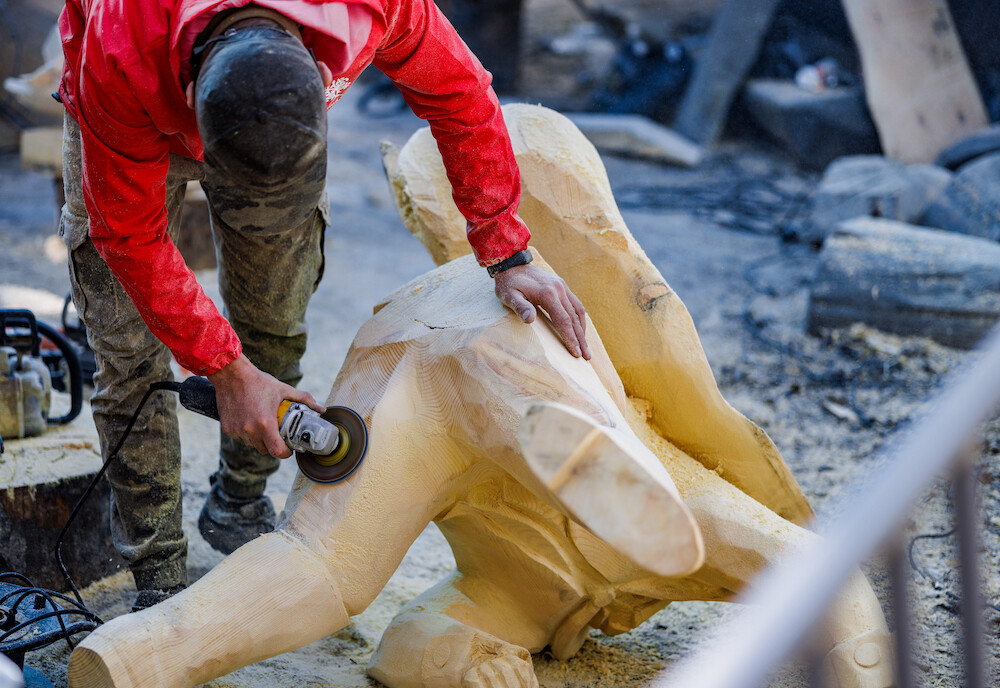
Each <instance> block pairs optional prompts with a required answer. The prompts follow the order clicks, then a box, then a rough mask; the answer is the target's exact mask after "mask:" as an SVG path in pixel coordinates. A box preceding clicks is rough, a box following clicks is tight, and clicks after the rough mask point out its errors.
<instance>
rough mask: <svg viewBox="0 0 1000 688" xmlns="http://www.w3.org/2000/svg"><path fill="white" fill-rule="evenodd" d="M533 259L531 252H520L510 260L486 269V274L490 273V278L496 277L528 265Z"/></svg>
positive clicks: (507, 259)
mask: <svg viewBox="0 0 1000 688" xmlns="http://www.w3.org/2000/svg"><path fill="white" fill-rule="evenodd" d="M532 258H533V257H532V255H531V251H529V250H527V249H525V250H523V251H518V252H517V253H515V254H514V255H512V256H511V257H510V258H505V259H504V260H501V261H500V262H499V263H497V264H496V265H490V266H489V267H487V268H486V272H488V273H489V275H490V277H496V275H497V273H500V272H503V271H504V270H510V269H511V268H516V267H517V266H518V265H527V264H528V263H530V262H531V261H532Z"/></svg>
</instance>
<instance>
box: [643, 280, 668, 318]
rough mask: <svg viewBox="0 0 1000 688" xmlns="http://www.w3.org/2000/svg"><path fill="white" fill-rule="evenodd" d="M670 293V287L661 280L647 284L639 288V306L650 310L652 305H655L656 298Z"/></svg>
mask: <svg viewBox="0 0 1000 688" xmlns="http://www.w3.org/2000/svg"><path fill="white" fill-rule="evenodd" d="M672 293H673V292H672V291H671V290H670V287H668V286H667V285H666V284H664V283H663V282H657V283H656V284H647V285H646V286H645V287H643V288H641V289H640V290H639V308H641V309H642V310H644V311H649V310H652V309H653V306H655V305H656V301H657V299H662V298H663V297H664V296H669V295H670V294H672Z"/></svg>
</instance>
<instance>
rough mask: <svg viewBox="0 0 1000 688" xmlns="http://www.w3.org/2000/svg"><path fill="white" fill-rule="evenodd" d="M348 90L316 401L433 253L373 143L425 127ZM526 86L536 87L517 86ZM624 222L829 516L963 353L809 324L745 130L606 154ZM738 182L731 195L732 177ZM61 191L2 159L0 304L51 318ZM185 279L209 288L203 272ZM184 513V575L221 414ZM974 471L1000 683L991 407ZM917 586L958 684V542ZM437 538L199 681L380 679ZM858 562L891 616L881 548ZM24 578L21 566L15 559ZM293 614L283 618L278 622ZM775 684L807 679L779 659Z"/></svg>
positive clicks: (618, 668) (915, 518)
mask: <svg viewBox="0 0 1000 688" xmlns="http://www.w3.org/2000/svg"><path fill="white" fill-rule="evenodd" d="M359 91H360V89H357V88H356V89H352V91H349V92H348V94H347V95H346V96H345V97H344V99H343V100H342V102H341V103H340V104H338V105H337V107H335V108H334V109H333V110H332V111H331V114H330V176H329V181H328V188H329V193H330V197H331V205H332V207H333V218H334V221H333V226H332V227H330V228H329V230H328V233H327V240H326V255H327V267H326V274H325V277H324V280H323V283H322V284H321V286H320V288H319V291H318V292H317V294H316V295H315V297H314V299H313V301H312V303H311V305H310V310H309V313H308V321H309V326H310V328H311V330H310V344H309V349H308V351H307V353H306V357H305V360H304V366H305V377H304V383H303V387H305V388H306V389H307V390H308V391H310V392H311V393H312V394H314V395H315V396H316V397H317V398H325V397H326V395H327V392H328V391H329V388H330V386H331V384H332V382H333V379H334V377H335V375H336V372H337V370H338V368H339V366H340V364H341V361H342V360H343V357H344V354H345V353H346V351H347V349H348V347H349V345H350V342H351V339H352V338H353V335H354V333H355V332H356V330H357V329H358V327H359V326H360V325H361V324H362V323H363V322H364V321H365V319H366V318H367V317H368V316H369V315H370V314H371V312H372V307H373V306H374V305H375V304H376V303H377V302H378V300H379V299H380V298H381V297H382V296H383V295H385V294H387V293H389V292H390V291H392V290H393V289H395V288H396V287H398V286H400V285H401V284H403V283H404V282H406V281H408V280H409V279H411V278H413V277H415V276H417V275H419V274H421V273H422V272H424V271H426V270H428V269H430V268H432V267H433V263H432V262H431V260H430V258H429V257H428V256H427V254H426V253H425V251H424V250H423V248H422V247H421V246H420V244H419V243H418V242H417V240H416V239H414V238H413V237H411V236H410V235H409V234H408V233H407V232H406V230H405V229H404V228H403V226H402V224H401V223H400V221H399V219H398V217H397V215H396V212H395V209H394V207H393V205H392V202H391V200H390V196H389V192H388V188H387V185H386V182H385V179H384V176H383V174H382V170H381V164H380V161H379V157H378V142H379V140H381V139H388V140H391V141H393V142H394V143H397V144H402V143H403V142H405V140H406V139H407V137H408V136H409V135H410V134H411V133H412V132H413V131H414V130H416V129H417V128H418V127H419V126H421V123H420V122H419V121H417V120H416V119H415V118H413V117H412V116H409V115H406V114H402V115H395V116H391V117H384V118H378V119H371V118H368V117H365V116H363V115H361V114H359V112H358V111H357V109H356V107H355V105H356V102H357V98H358V97H359V95H360V92H359ZM529 100H530V98H529ZM605 164H606V166H607V169H608V173H609V176H610V179H611V182H612V187H613V189H614V191H615V195H616V198H617V199H618V201H619V204H620V206H621V207H622V210H623V214H624V216H625V219H626V222H627V223H628V226H629V228H630V229H631V231H632V232H633V234H634V235H635V237H636V239H637V240H638V241H639V243H640V244H641V245H642V246H643V247H644V249H645V250H646V252H647V254H648V255H649V257H650V258H651V259H652V261H653V262H654V263H655V264H656V265H657V267H658V268H659V269H660V271H661V272H662V273H663V275H664V276H665V277H666V280H667V282H668V283H669V284H670V285H671V287H672V288H673V289H674V290H675V291H676V292H677V294H678V295H679V296H680V297H681V298H682V299H683V301H684V302H685V303H686V305H687V307H688V309H689V310H690V311H691V314H692V316H693V318H694V321H695V323H696V325H697V328H698V331H699V333H700V335H701V337H702V341H703V344H704V347H705V350H706V353H707V355H708V359H709V361H710V362H711V364H712V367H713V370H714V371H715V374H716V377H717V379H718V381H719V385H720V387H721V389H722V391H723V394H724V396H725V397H726V398H727V399H728V400H729V401H730V403H732V404H733V405H734V406H735V407H736V408H738V409H739V410H740V411H742V412H743V413H744V414H745V415H747V416H748V417H749V418H751V419H752V420H754V421H755V422H756V423H758V424H759V425H760V426H761V427H762V428H764V430H766V431H767V433H768V434H769V435H770V436H771V437H772V438H773V439H774V441H775V443H776V444H777V445H778V447H779V449H780V450H781V451H782V453H783V455H784V457H785V459H786V461H787V462H788V464H789V466H790V467H791V469H792V471H793V473H794V474H795V476H796V477H797V479H798V480H799V482H800V484H801V485H802V487H803V490H804V492H805V494H806V495H807V496H808V498H809V499H810V501H811V502H812V504H813V505H814V507H815V509H816V511H817V513H818V516H819V518H820V519H835V518H836V517H837V514H838V513H839V512H840V511H841V510H842V509H844V508H846V507H845V506H844V505H845V500H847V499H848V498H849V496H850V495H851V493H852V490H853V488H854V487H856V486H857V485H858V484H860V483H863V481H864V478H865V476H866V475H870V474H871V473H872V471H875V470H877V468H878V463H879V457H880V454H879V451H880V449H881V448H882V447H883V446H884V445H885V444H886V443H887V442H888V441H890V440H891V439H892V438H893V437H894V436H896V435H897V434H898V433H900V432H904V431H905V430H906V428H907V427H908V426H910V425H912V424H913V423H915V422H919V420H918V419H919V415H920V412H921V408H922V406H923V404H924V402H925V401H926V400H927V398H928V396H929V395H931V394H932V393H933V391H934V390H935V389H936V387H937V386H938V385H939V384H940V381H941V380H942V378H943V376H945V375H946V373H948V371H950V370H952V369H955V368H956V367H957V366H959V365H961V364H962V363H963V362H966V361H967V360H968V359H969V358H970V354H968V353H965V352H960V351H957V350H953V349H949V348H946V347H942V346H939V345H937V344H935V343H933V342H931V341H928V340H924V339H920V338H899V337H893V336H889V335H884V334H882V333H879V332H876V331H874V330H870V329H866V328H861V327H855V328H852V329H849V330H839V331H834V332H830V333H828V334H826V335H824V336H821V337H814V336H809V335H807V334H805V332H804V322H805V314H806V307H807V300H808V289H809V284H810V281H811V278H812V274H813V271H814V269H815V266H816V262H817V258H816V254H815V252H814V251H812V250H810V249H809V248H807V247H803V246H799V245H795V244H787V243H784V242H783V241H782V240H781V238H780V233H781V228H782V227H783V226H786V225H788V224H789V223H794V222H795V221H796V219H797V218H798V217H800V216H801V213H802V212H803V211H804V209H805V207H806V204H807V203H808V193H809V192H810V191H811V189H812V188H814V186H815V183H816V178H815V177H814V176H810V175H806V174H802V173H800V172H798V171H796V170H795V169H794V168H793V167H792V166H791V165H789V164H788V163H787V162H786V161H784V160H783V159H782V158H781V156H780V155H778V154H776V153H775V152H774V151H772V150H769V149H767V148H765V147H760V146H756V145H752V144H749V143H739V144H737V143H731V144H727V145H724V146H723V147H721V148H720V149H719V150H718V151H716V152H715V153H714V154H713V155H712V156H711V157H710V158H709V159H708V160H707V161H706V163H705V164H704V165H702V166H701V167H700V168H699V169H697V170H681V169H677V168H670V167H662V166H657V165H652V164H647V163H642V162H638V161H634V160H625V159H619V158H611V157H605ZM734 186H739V187H740V188H743V189H744V190H745V191H744V192H743V193H742V194H736V195H733V194H732V193H731V191H732V189H733V188H734ZM55 221H56V215H55V196H54V192H53V189H52V186H51V182H50V180H48V179H47V178H46V177H43V176H41V175H37V174H33V173H29V172H25V171H23V170H21V168H20V165H19V162H18V160H17V158H16V157H14V156H12V155H5V156H0V243H2V245H3V246H4V247H5V250H4V251H2V252H0V307H7V308H9V307H27V308H31V309H33V310H34V311H35V312H36V314H37V315H38V316H39V317H40V318H42V319H45V320H47V321H49V322H53V323H54V322H58V316H59V310H60V309H61V306H62V298H63V296H64V295H65V294H66V293H67V291H68V281H67V277H66V271H65V267H64V261H65V254H64V251H63V250H62V248H61V243H59V240H58V239H57V238H56V237H55V236H54V231H53V230H54V226H55ZM198 278H199V280H200V281H201V282H202V284H203V285H204V286H205V288H206V290H207V291H208V292H209V293H210V294H211V295H212V296H213V297H217V295H218V292H217V280H216V274H215V272H214V271H212V270H205V271H200V272H199V273H198ZM181 422H182V440H183V442H184V450H183V451H184V456H183V459H184V476H183V487H184V510H185V529H186V532H187V534H188V536H189V538H190V558H189V569H190V576H191V580H194V579H196V578H198V577H199V576H201V575H203V574H204V573H205V572H206V571H207V570H209V569H210V568H211V567H212V566H214V565H215V564H217V563H218V562H219V561H220V560H221V559H222V557H221V555H219V554H218V553H216V552H214V551H212V550H211V549H210V548H209V547H208V545H207V544H206V543H205V542H204V541H203V540H202V539H201V538H200V536H199V535H198V532H197V527H196V525H195V519H196V518H197V514H198V511H199V510H200V508H201V505H202V503H203V501H204V498H205V497H206V495H207V492H208V475H209V474H210V473H211V472H212V471H213V470H214V468H215V464H216V461H217V451H218V436H217V432H218V431H217V427H216V426H215V424H214V423H213V422H212V421H209V420H206V419H204V418H201V417H199V416H195V415H193V414H190V413H189V412H186V411H182V415H181ZM985 436H986V439H985V442H984V445H983V455H982V461H981V473H980V481H979V488H980V502H981V511H980V513H981V514H982V518H981V526H982V528H981V538H982V565H983V566H982V568H983V573H984V575H985V587H984V595H985V598H986V600H987V602H988V603H989V604H991V605H994V606H993V607H990V608H987V609H985V610H984V614H985V618H986V624H987V630H988V635H989V643H990V645H989V648H988V654H989V657H990V661H991V676H992V678H993V681H992V684H993V685H996V684H1000V659H998V655H1000V641H998V636H1000V634H998V630H1000V610H998V608H997V607H996V606H995V605H998V604H1000V573H998V572H1000V481H998V480H997V478H998V477H1000V423H997V422H993V423H992V424H990V425H989V426H988V427H987V428H986V433H985ZM293 476H294V466H293V465H292V464H290V463H289V464H285V465H284V466H283V467H282V469H281V470H280V471H279V473H278V474H277V475H276V476H275V477H274V478H273V479H272V480H271V482H270V484H269V488H268V492H269V494H270V495H271V496H272V498H273V499H274V500H275V502H276V503H277V504H278V505H279V506H280V504H281V503H282V502H283V499H284V494H285V492H286V491H287V489H288V488H289V487H290V485H291V481H292V479H293ZM950 528H951V520H950V495H949V488H948V484H947V483H946V482H944V481H941V482H940V483H939V484H937V485H935V486H934V488H933V489H932V490H931V491H929V492H928V493H927V494H926V496H925V497H924V499H923V500H922V501H921V503H920V504H918V505H917V506H916V509H915V511H914V513H913V514H912V516H911V520H910V527H909V535H908V538H916V537H917V536H919V535H939V534H942V533H946V532H947V531H948V530H949V529H950ZM912 553H913V563H914V570H913V572H912V581H911V583H912V585H911V593H912V598H913V601H914V606H915V618H916V623H917V627H918V630H917V639H916V640H917V647H916V657H915V664H916V668H917V672H918V675H919V676H920V677H921V678H922V685H928V686H947V687H949V688H959V687H960V686H963V685H964V679H963V676H962V669H961V664H960V661H959V656H960V648H959V646H958V642H959V638H960V632H959V628H958V616H957V615H956V609H957V606H956V601H955V595H956V593H957V590H958V582H957V578H956V576H955V558H956V555H955V552H954V541H953V538H951V537H948V536H943V537H924V538H919V539H916V540H914V541H913V548H912ZM453 563H454V562H453V559H452V556H451V553H450V551H449V549H448V547H447V544H446V543H445V541H444V539H443V537H442V536H441V534H440V533H439V532H438V531H437V529H436V528H435V527H434V526H433V525H432V526H430V527H428V529H427V530H426V531H425V532H424V533H423V534H422V535H421V536H420V538H419V539H418V540H417V541H416V543H415V544H414V545H413V546H412V548H411V549H410V551H409V553H408V554H407V556H406V558H405V559H404V561H403V563H402V564H401V566H400V567H399V569H398V571H397V572H396V574H395V575H394V576H393V578H392V579H391V580H390V581H389V584H388V585H387V586H386V588H385V589H384V591H383V592H382V594H381V595H380V596H379V597H378V599H377V600H376V601H375V602H374V603H373V604H372V605H371V607H370V608H369V609H368V610H367V611H366V612H364V613H363V614H361V615H360V616H358V617H357V618H355V619H354V620H353V623H352V624H351V625H350V626H349V627H347V628H345V629H343V630H342V631H340V632H338V633H336V634H334V635H331V636H329V637H327V638H324V639H322V640H319V641H316V642H315V643H313V644H311V645H309V646H307V647H305V648H302V649H300V650H298V651H296V652H292V653H288V654H285V655H282V656H279V657H275V658H273V659H270V660H266V661H263V662H260V663H258V664H256V665H253V666H249V667H246V668H244V669H241V670H239V671H236V672H234V673H232V674H230V675H228V676H226V677H223V678H220V679H217V680H215V681H212V682H211V683H209V684H206V685H208V686H212V687H213V688H265V687H267V688H271V687H276V686H277V687H283V686H288V687H291V686H296V687H301V686H315V687H317V688H318V687H321V686H322V687H330V686H343V687H353V686H374V685H378V684H376V683H375V682H374V681H372V680H371V679H368V678H367V677H366V676H365V674H364V667H365V664H366V662H367V660H368V657H369V656H370V654H371V653H372V651H373V650H374V649H375V647H376V646H377V644H378V641H379V638H380V636H381V632H382V630H383V629H384V628H385V626H386V625H387V624H388V622H389V620H390V619H391V617H392V616H393V615H394V613H395V612H396V610H398V609H399V607H400V606H401V605H402V604H403V603H405V602H406V601H408V600H409V599H411V598H412V597H414V596H415V595H416V594H418V593H420V592H422V591H423V590H424V589H425V588H427V587H429V586H430V585H432V584H433V583H435V582H437V580H439V579H440V578H441V577H442V576H443V575H444V574H445V573H446V572H447V571H448V570H449V569H450V568H451V567H452V566H453ZM866 572H867V573H868V575H869V579H870V580H871V581H872V583H873V585H874V586H875V588H876V590H877V591H878V593H879V595H880V598H881V599H882V601H883V606H884V608H885V609H886V612H887V615H888V616H890V617H892V616H894V614H893V610H892V609H891V608H890V606H889V604H888V602H887V601H886V600H887V596H888V591H887V589H886V576H885V573H884V567H883V566H882V564H881V562H880V561H878V560H876V561H873V562H869V564H868V565H867V566H866ZM28 573H29V574H30V572H28ZM134 595H135V591H134V588H133V586H132V581H131V577H130V576H129V575H128V574H127V573H125V572H122V573H120V574H118V575H116V576H113V577H111V578H108V579H105V580H103V581H100V582H98V583H96V584H94V585H92V586H90V587H89V588H88V589H87V590H86V591H85V596H86V599H87V602H88V604H89V605H90V606H91V607H92V608H93V609H94V610H95V611H97V612H98V613H99V614H101V615H103V616H104V617H105V618H110V617H113V616H116V615H118V614H121V613H124V612H126V611H127V610H128V608H129V607H130V605H131V602H132V599H133V598H134ZM733 609H734V607H733V605H727V604H721V603H677V604H674V605H672V606H670V607H668V608H667V609H666V610H664V611H663V612H661V613H659V614H657V615H655V616H654V617H653V618H652V619H651V620H649V621H648V622H646V623H645V624H643V625H642V626H641V627H640V628H638V629H636V630H634V631H632V632H630V633H626V634H624V635H621V636H617V637H614V638H609V637H605V636H602V635H600V634H597V633H596V632H595V634H594V635H593V637H592V638H591V639H590V640H589V641H588V642H587V643H586V644H585V645H584V647H583V649H582V650H581V652H580V653H579V654H578V655H577V656H576V657H574V658H573V659H571V660H569V661H568V662H560V661H557V660H555V659H553V658H552V657H551V656H549V655H547V654H546V653H541V654H539V655H536V656H535V657H534V663H535V669H536V673H537V674H538V677H539V680H540V683H541V685H542V686H543V687H545V688H562V687H566V688H569V687H574V688H577V687H579V688H584V687H589V686H595V687H596V686H621V687H631V686H642V685H646V684H647V683H648V682H649V681H650V680H651V679H652V677H653V676H654V675H655V674H656V673H657V672H659V671H661V670H662V669H663V668H664V667H667V666H669V664H670V663H671V662H672V661H674V660H675V659H676V658H677V657H679V656H681V655H683V654H684V653H686V652H687V651H689V650H690V649H691V648H692V647H693V646H694V645H695V644H696V643H697V642H698V641H699V639H701V638H703V637H705V636H706V635H708V634H711V633H712V631H713V630H714V629H716V628H718V627H719V624H720V623H721V622H722V621H724V620H725V619H726V617H727V616H729V615H730V614H731V613H732V610H733ZM289 623H294V620H293V619H289ZM67 661H68V651H67V649H66V646H65V644H56V645H53V646H52V647H50V648H48V649H46V650H44V651H38V652H34V653H31V654H29V656H28V664H30V665H32V666H35V667H37V668H39V669H40V670H41V671H42V672H43V673H45V674H46V675H47V676H49V677H50V678H51V679H52V680H53V681H54V683H55V685H57V686H58V685H65V666H66V662H67ZM774 685H775V686H787V687H792V686H795V687H799V686H805V685H806V682H805V679H804V678H803V677H802V675H801V672H799V671H798V670H797V668H796V667H794V666H792V667H790V668H788V669H787V670H786V671H784V672H783V673H781V674H780V675H779V676H778V677H777V678H776V679H775V681H774Z"/></svg>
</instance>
